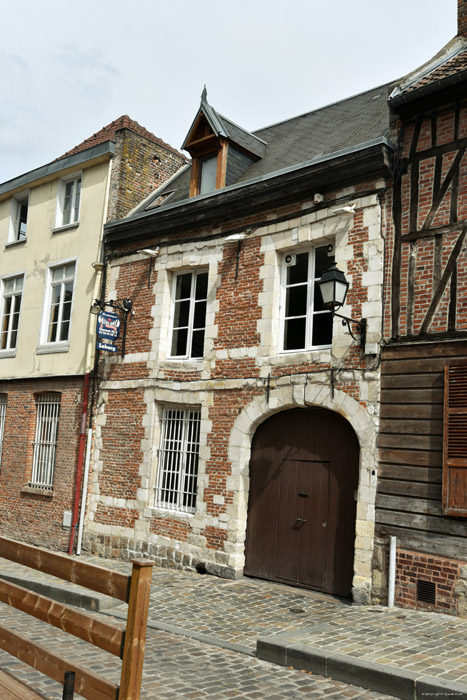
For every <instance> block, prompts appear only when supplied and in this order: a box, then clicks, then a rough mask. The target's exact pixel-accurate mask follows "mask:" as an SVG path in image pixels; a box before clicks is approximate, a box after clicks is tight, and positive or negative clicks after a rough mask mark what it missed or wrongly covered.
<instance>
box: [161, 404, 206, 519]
mask: <svg viewBox="0 0 467 700" xmlns="http://www.w3.org/2000/svg"><path fill="white" fill-rule="evenodd" d="M200 425H201V413H200V411H199V409H191V408H190V409H174V408H166V409H164V413H163V416H162V426H161V441H160V448H159V462H158V477H157V485H156V506H158V507H160V508H169V509H174V510H178V511H183V512H186V513H193V512H194V511H195V508H196V492H197V486H198V462H199V438H200Z"/></svg>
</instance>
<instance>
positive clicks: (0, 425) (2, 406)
mask: <svg viewBox="0 0 467 700" xmlns="http://www.w3.org/2000/svg"><path fill="white" fill-rule="evenodd" d="M5 417H6V396H5V395H0V468H1V466H2V452H3V436H4V434H5Z"/></svg>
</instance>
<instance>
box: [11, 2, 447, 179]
mask: <svg viewBox="0 0 467 700" xmlns="http://www.w3.org/2000/svg"><path fill="white" fill-rule="evenodd" d="M0 4H2V5H3V6H4V7H3V9H4V17H5V12H6V11H7V13H8V21H7V22H6V23H5V25H4V31H3V32H2V41H1V43H0V80H1V83H2V90H1V92H0V95H1V97H0V182H4V181H6V180H9V179H11V178H13V177H16V176H18V175H20V174H22V173H24V172H27V171H28V170H32V169H34V168H36V167H39V166H40V165H43V164H44V163H47V162H49V161H51V160H53V159H54V158H56V157H58V156H60V155H62V154H63V153H64V152H65V151H67V150H69V149H70V148H72V147H73V146H75V145H76V144H78V143H80V142H81V141H83V140H84V139H85V138H87V137H88V136H91V135H92V134H93V133H95V132H96V131H98V130H99V129H101V128H102V127H103V126H105V125H107V124H109V123H110V122H111V121H113V120H114V119H116V118H117V117H119V116H121V115H122V114H128V115H130V117H131V118H132V119H135V120H136V121H138V122H139V123H140V124H141V125H142V126H144V127H146V128H147V129H149V130H150V131H152V132H153V133H155V134H156V135H157V136H159V137H160V138H162V139H163V140H164V141H167V142H168V143H170V144H171V145H172V146H174V147H175V148H180V146H181V144H182V143H183V140H184V137H185V135H186V133H187V131H188V128H189V127H190V125H191V122H192V119H193V117H194V116H195V113H196V111H197V109H198V107H199V101H200V95H201V92H202V89H203V85H204V84H206V85H207V90H208V101H209V102H210V103H211V104H212V105H213V106H214V107H215V108H216V109H217V110H218V111H219V112H221V114H224V115H225V116H227V117H229V118H230V119H232V120H233V121H234V122H237V123H238V124H240V125H241V126H243V127H244V128H245V129H248V130H250V131H254V130H255V129H258V128H260V127H263V126H267V125H269V124H273V123H275V122H278V121H281V120H283V119H287V118H289V117H293V116H296V115H298V114H302V113H304V112H308V111H310V110H312V109H315V108H318V107H321V106H324V105H326V104H329V103H331V102H335V101H337V100H340V99H343V98H345V97H349V96H351V95H354V94H357V93H359V92H362V91H364V90H366V89H370V88H372V87H376V86H378V85H381V84H384V83H386V82H389V81H391V80H393V79H396V78H398V77H400V76H402V75H404V74H406V73H408V72H410V71H411V70H413V69H414V68H416V67H417V66H418V65H420V64H421V63H424V62H425V61H426V60H428V59H429V58H430V57H431V56H432V55H434V54H435V53H436V52H437V51H438V50H439V49H441V48H442V47H443V46H444V44H446V43H447V42H448V41H449V40H450V39H451V38H452V37H453V36H454V35H455V34H456V17H457V2H456V0H443V2H441V0H352V1H351V2H349V0H320V1H318V0H282V1H281V2H278V0H230V2H225V1H224V0H164V2H162V1H161V0H133V2H131V1H130V2H128V1H126V2H123V0H112V2H110V1H109V0H92V1H91V0H80V2H78V3H71V4H70V3H64V2H63V0H42V1H41V2H38V0H23V1H22V2H18V3H13V2H11V0H3V1H2V2H0ZM6 8H8V10H6Z"/></svg>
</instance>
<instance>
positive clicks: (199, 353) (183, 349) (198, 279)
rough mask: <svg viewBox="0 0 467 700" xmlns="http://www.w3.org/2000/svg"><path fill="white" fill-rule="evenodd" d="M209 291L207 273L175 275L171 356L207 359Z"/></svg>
mask: <svg viewBox="0 0 467 700" xmlns="http://www.w3.org/2000/svg"><path fill="white" fill-rule="evenodd" d="M207 291H208V273H207V272H200V271H196V272H181V273H179V274H177V275H175V276H174V283H173V291H172V295H173V297H172V318H173V322H172V345H171V350H170V355H171V357H177V358H180V359H190V358H198V357H203V349H204V331H205V326H206V300H207Z"/></svg>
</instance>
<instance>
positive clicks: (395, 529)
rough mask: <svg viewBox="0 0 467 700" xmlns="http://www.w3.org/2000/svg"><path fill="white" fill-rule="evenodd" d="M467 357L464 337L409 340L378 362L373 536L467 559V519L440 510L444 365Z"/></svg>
mask: <svg viewBox="0 0 467 700" xmlns="http://www.w3.org/2000/svg"><path fill="white" fill-rule="evenodd" d="M466 357H467V343H466V342H465V341H458V342H446V343H418V344H417V343H412V344H410V345H409V344H407V345H393V346H389V347H386V348H385V349H384V351H383V356H382V364H381V424H380V437H379V460H380V464H379V480H378V493H377V499H376V523H377V530H378V534H380V535H382V536H383V535H387V534H392V535H396V536H397V537H398V538H399V543H400V546H401V547H406V548H409V549H414V550H418V551H425V552H427V551H429V552H432V553H433V554H443V555H444V556H452V557H454V558H463V557H466V556H467V524H466V522H465V519H464V518H456V517H450V516H446V515H443V510H442V470H443V404H444V367H445V365H446V363H447V362H448V361H451V360H456V359H459V360H460V359H465V358H466Z"/></svg>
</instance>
